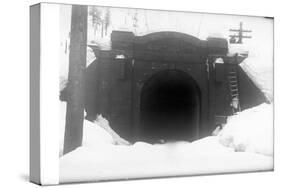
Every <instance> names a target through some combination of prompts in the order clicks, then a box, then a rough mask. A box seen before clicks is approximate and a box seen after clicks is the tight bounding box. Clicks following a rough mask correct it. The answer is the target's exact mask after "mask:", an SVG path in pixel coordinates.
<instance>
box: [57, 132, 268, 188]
mask: <svg viewBox="0 0 281 188" xmlns="http://www.w3.org/2000/svg"><path fill="white" fill-rule="evenodd" d="M272 168H273V158H272V157H268V156H264V155H258V154H255V153H247V152H234V151H233V149H232V148H228V147H224V146H223V145H221V144H220V143H219V141H218V137H214V136H213V137H207V138H204V139H202V140H199V141H196V142H194V143H187V142H175V143H167V144H155V145H151V144H147V143H143V142H137V143H135V144H133V145H130V146H125V145H112V144H107V145H99V146H98V147H90V148H89V147H86V146H83V147H79V148H77V149H76V150H74V151H72V152H70V153H68V154H66V155H64V156H63V157H61V158H60V182H61V183H62V182H63V183H66V182H77V181H78V182H81V181H100V180H113V179H128V178H151V177H159V176H178V175H199V174H212V173H230V172H231V173H233V172H249V171H264V170H272Z"/></svg>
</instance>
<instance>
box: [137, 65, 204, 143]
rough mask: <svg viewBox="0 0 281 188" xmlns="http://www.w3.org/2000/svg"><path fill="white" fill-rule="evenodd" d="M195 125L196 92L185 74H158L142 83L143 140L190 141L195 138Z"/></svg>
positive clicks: (197, 96)
mask: <svg viewBox="0 0 281 188" xmlns="http://www.w3.org/2000/svg"><path fill="white" fill-rule="evenodd" d="M199 121H200V90H199V88H198V86H197V83H196V82H195V81H194V79H193V78H192V77H191V76H190V75H188V74H187V73H186V72H184V71H180V70H164V71H160V72H158V73H156V74H154V75H153V76H151V77H150V78H149V79H148V80H147V81H146V82H145V83H144V85H143V88H142V90H141V98H140V123H141V126H140V137H141V138H142V139H143V140H145V141H148V142H150V143H155V142H159V141H160V140H161V141H162V140H164V141H165V142H168V141H180V140H182V141H192V140H194V139H196V138H197V136H198V127H199Z"/></svg>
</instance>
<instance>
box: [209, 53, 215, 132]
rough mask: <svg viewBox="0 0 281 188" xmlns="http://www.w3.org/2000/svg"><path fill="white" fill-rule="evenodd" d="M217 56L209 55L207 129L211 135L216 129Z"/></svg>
mask: <svg viewBox="0 0 281 188" xmlns="http://www.w3.org/2000/svg"><path fill="white" fill-rule="evenodd" d="M215 59H216V57H214V56H211V55H209V57H208V64H209V66H208V67H209V81H208V90H209V92H208V93H209V99H208V100H209V102H208V103H209V114H208V119H209V125H208V130H207V135H210V134H211V132H212V131H213V130H214V129H215V107H216V106H215V102H216V100H215V97H216V93H215V67H214V61H215Z"/></svg>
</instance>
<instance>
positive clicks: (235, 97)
mask: <svg viewBox="0 0 281 188" xmlns="http://www.w3.org/2000/svg"><path fill="white" fill-rule="evenodd" d="M227 77H228V84H229V90H230V96H231V103H230V106H231V107H232V112H233V114H236V113H237V112H240V111H241V108H240V99H239V90H238V79H237V71H236V68H230V70H229V72H228V76H227Z"/></svg>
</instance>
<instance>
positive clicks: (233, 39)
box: [229, 22, 252, 44]
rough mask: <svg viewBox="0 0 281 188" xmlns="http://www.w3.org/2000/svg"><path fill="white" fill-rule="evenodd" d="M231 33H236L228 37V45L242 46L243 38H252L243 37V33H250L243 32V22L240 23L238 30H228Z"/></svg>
mask: <svg viewBox="0 0 281 188" xmlns="http://www.w3.org/2000/svg"><path fill="white" fill-rule="evenodd" d="M229 31H231V32H236V33H237V34H235V35H229V37H230V43H236V44H242V43H243V42H242V39H243V38H252V37H251V36H245V35H243V33H250V32H252V31H251V30H243V22H240V24H239V29H229Z"/></svg>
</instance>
